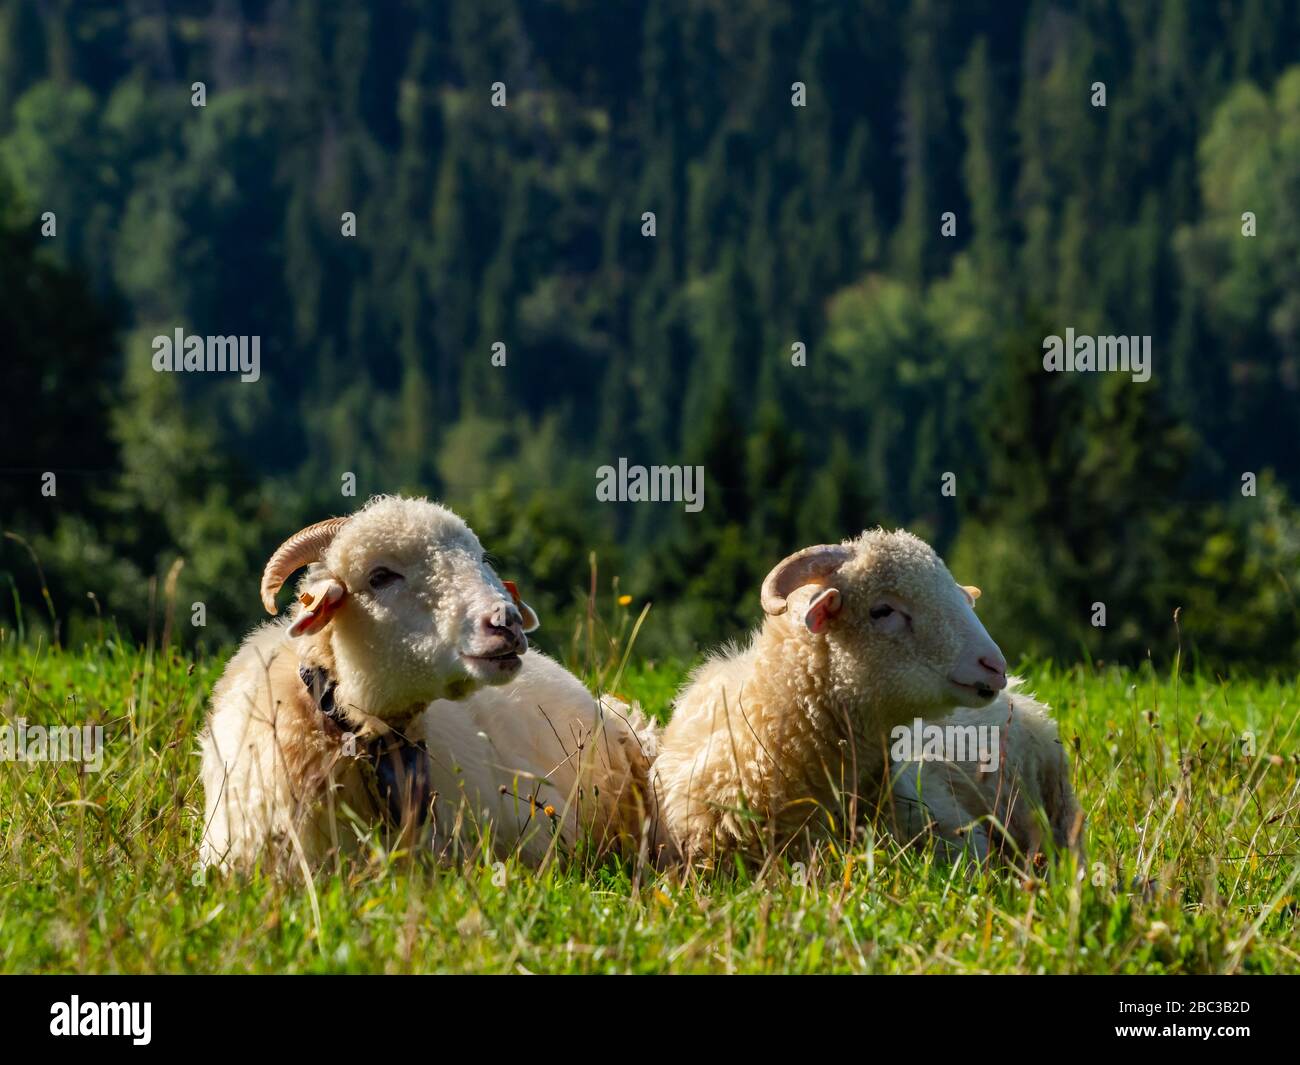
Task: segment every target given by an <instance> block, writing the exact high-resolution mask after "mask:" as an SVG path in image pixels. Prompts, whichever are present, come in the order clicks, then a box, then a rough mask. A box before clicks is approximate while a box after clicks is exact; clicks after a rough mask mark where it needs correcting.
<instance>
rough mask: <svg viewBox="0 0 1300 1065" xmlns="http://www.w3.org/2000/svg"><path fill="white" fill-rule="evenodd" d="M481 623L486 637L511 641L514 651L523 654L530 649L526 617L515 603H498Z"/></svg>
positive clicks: (485, 615) (484, 616)
mask: <svg viewBox="0 0 1300 1065" xmlns="http://www.w3.org/2000/svg"><path fill="white" fill-rule="evenodd" d="M480 623H481V624H482V626H483V632H484V633H485V634H486V635H488V636H492V637H495V638H497V639H503V640H507V641H509V643H510V645H511V647H512V649H513V650H514V651H516V652H518V653H522V652H524V651H526V650H527V649H528V637H526V636H525V635H524V617H523V615H522V614H520V613H519V608H518V607H516V606H515V605H514V603H496V604H495V605H494V606H493V607H492V609H491V610H489V611H488V612H487V613H485V614H484V615H483V617H482V618H481V619H480Z"/></svg>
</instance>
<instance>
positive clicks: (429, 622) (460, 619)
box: [200, 496, 655, 870]
mask: <svg viewBox="0 0 1300 1065" xmlns="http://www.w3.org/2000/svg"><path fill="white" fill-rule="evenodd" d="M305 565H306V566H310V568H309V570H308V571H307V574H306V575H305V576H304V578H303V579H302V581H301V582H300V584H299V588H298V602H297V605H296V606H295V607H294V610H293V612H292V614H291V615H289V616H287V617H285V618H282V619H280V620H277V621H274V622H271V623H269V624H266V625H263V626H262V627H260V628H259V629H257V630H255V631H254V632H253V633H251V634H250V635H249V636H248V637H247V638H246V639H245V641H244V643H243V645H242V646H241V647H240V649H239V651H238V652H237V653H236V654H235V656H234V657H233V658H232V660H231V661H230V663H229V664H228V665H227V667H226V670H225V672H224V673H223V675H222V677H221V678H220V680H219V681H218V682H217V684H216V686H215V688H214V691H213V698H212V707H211V713H210V716H209V722H208V727H207V729H206V731H205V733H204V735H203V737H202V741H201V746H202V758H203V769H202V776H203V785H204V792H205V811H204V831H203V840H202V845H201V851H200V855H201V860H202V861H203V863H204V864H205V865H216V866H219V867H221V868H223V869H224V868H229V867H232V866H235V867H241V868H246V867H249V866H251V865H252V864H254V863H255V862H257V861H258V860H259V859H260V860H264V861H266V862H268V863H269V864H270V865H271V866H273V867H274V868H276V869H280V870H283V869H284V868H286V867H290V868H292V867H302V866H308V867H311V866H315V865H317V864H318V863H319V862H320V861H321V860H322V859H323V858H324V857H325V856H327V855H329V854H331V853H334V852H336V851H340V850H348V849H351V847H352V846H353V845H354V844H355V842H356V839H357V838H358V836H359V835H360V834H364V833H365V832H366V831H368V830H369V829H371V828H373V827H375V826H377V825H379V824H381V823H382V822H384V821H385V820H388V821H391V822H393V823H396V824H397V825H399V826H400V827H401V828H402V830H403V831H413V830H414V829H415V828H418V827H419V826H421V825H422V824H423V823H424V822H425V821H432V823H433V826H434V831H433V835H434V842H435V843H438V842H443V843H447V842H450V841H451V839H452V838H453V837H455V838H457V839H465V840H467V841H470V842H474V843H477V842H478V841H480V840H486V841H488V843H489V845H490V846H492V847H493V849H494V852H496V853H506V852H521V853H522V855H523V857H524V858H525V860H531V861H534V862H536V861H540V860H542V858H543V857H544V856H545V855H546V854H547V853H550V852H553V851H554V849H555V848H556V846H557V844H558V845H559V846H571V845H573V844H574V843H576V841H577V839H578V838H579V836H580V835H582V834H583V833H584V832H586V833H588V834H594V836H595V838H596V839H597V841H598V842H600V843H602V844H603V845H611V846H612V845H620V846H622V845H635V843H633V842H631V841H633V840H634V839H635V838H638V832H639V831H640V830H641V829H642V828H643V827H644V826H645V825H646V824H648V823H649V822H650V821H651V820H653V815H654V811H653V806H652V803H651V804H649V805H648V804H647V802H646V798H645V795H644V793H643V790H642V786H643V785H644V782H645V781H646V779H647V776H648V766H649V761H650V759H651V758H653V755H654V742H655V736H654V733H653V730H652V729H650V728H649V726H648V725H647V724H646V723H645V722H644V721H643V720H642V719H640V718H639V716H638V715H637V714H636V713H635V712H634V711H633V710H631V709H630V708H628V707H625V706H623V705H622V704H619V703H617V702H615V701H612V700H606V701H604V702H600V703H598V702H597V701H596V700H594V699H593V698H592V696H591V695H590V693H588V692H587V691H586V689H585V688H584V687H583V686H582V684H581V683H580V682H579V681H578V680H577V679H576V678H574V677H573V676H572V675H570V674H569V673H567V671H565V670H564V669H563V668H562V667H560V666H559V665H558V664H556V663H554V662H552V661H551V660H549V659H547V658H545V657H544V656H542V655H540V654H538V653H537V652H536V651H530V650H529V648H528V639H527V636H526V635H525V634H526V633H527V632H530V631H532V630H533V629H535V628H536V627H537V617H536V615H535V614H534V612H533V611H532V609H531V608H530V607H528V605H527V604H526V603H524V602H523V601H522V600H521V599H519V598H518V595H517V593H516V592H515V590H514V587H513V585H510V586H507V585H506V584H505V583H504V582H502V581H501V580H500V578H498V576H497V575H496V574H495V573H494V572H493V570H492V568H491V567H490V566H489V565H488V564H487V563H486V562H485V561H484V558H483V548H482V546H481V545H480V544H479V542H478V539H477V538H476V537H475V536H474V534H473V532H472V531H471V530H470V529H469V527H468V526H467V525H466V524H465V523H464V522H463V521H462V520H461V519H460V518H459V517H457V516H456V515H455V514H454V513H452V512H451V511H450V510H447V509H446V508H444V507H441V506H439V505H437V504H435V503H431V502H429V501H427V500H423V499H405V498H400V497H393V496H389V497H377V498H376V499H374V500H372V501H371V502H370V503H369V504H368V505H367V506H366V507H365V508H363V509H362V510H361V511H359V512H357V513H356V514H354V515H352V516H351V517H347V518H334V519H330V520H328V521H324V522H319V523H317V524H315V525H312V526H309V527H308V528H306V529H303V530H302V531H300V532H298V533H296V534H294V535H293V536H291V537H290V538H289V539H288V540H286V541H285V543H284V544H282V545H281V547H280V548H279V549H278V550H277V551H276V552H275V553H274V554H273V555H272V557H271V559H270V561H269V562H268V563H267V566H266V569H265V572H264V575H263V578H262V588H261V591H262V602H263V605H264V606H265V608H266V609H267V611H268V612H270V613H275V610H276V605H275V593H276V591H277V590H278V589H279V587H280V586H281V585H282V583H283V582H284V580H285V579H286V578H287V577H288V576H290V575H291V574H292V573H294V572H295V571H296V570H298V569H299V568H301V567H303V566H305ZM431 813H432V817H430V816H429V815H430V814H431ZM346 814H350V815H351V816H345V815H346Z"/></svg>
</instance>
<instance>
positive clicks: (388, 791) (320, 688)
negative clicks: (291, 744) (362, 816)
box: [298, 666, 437, 825]
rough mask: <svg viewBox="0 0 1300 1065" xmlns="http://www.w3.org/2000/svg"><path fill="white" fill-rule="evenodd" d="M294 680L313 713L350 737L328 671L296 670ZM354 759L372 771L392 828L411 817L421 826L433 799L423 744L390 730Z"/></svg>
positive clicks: (360, 748) (316, 668)
mask: <svg viewBox="0 0 1300 1065" xmlns="http://www.w3.org/2000/svg"><path fill="white" fill-rule="evenodd" d="M298 676H299V677H301V678H302V682H303V685H304V686H305V687H306V688H307V692H308V694H309V695H310V696H311V699H312V702H313V703H315V704H316V709H318V710H319V711H320V712H321V714H322V715H323V716H324V717H325V718H327V719H328V720H329V721H330V722H332V723H333V724H334V726H335V727H336V728H338V729H339V731H341V732H342V733H344V735H354V733H353V725H352V723H351V722H350V721H349V720H348V719H347V717H346V715H344V713H343V710H342V708H341V707H340V706H339V705H338V703H337V702H336V701H335V698H334V694H335V691H336V689H337V688H338V682H337V681H335V679H334V678H333V677H332V676H330V674H329V671H328V670H326V669H323V668H322V667H320V666H300V667H299V669H298ZM357 758H359V759H362V760H364V761H366V762H368V763H369V765H370V766H371V767H372V768H373V769H374V783H375V790H376V792H377V796H376V797H377V798H378V800H379V806H380V808H381V809H383V810H385V811H387V813H388V816H389V817H390V818H391V819H392V821H393V823H394V824H397V825H401V824H403V823H405V822H406V819H407V818H408V817H414V819H415V823H416V824H417V825H422V824H424V822H425V821H426V820H427V819H428V817H429V809H430V807H431V806H432V805H433V802H434V801H435V800H436V799H437V795H435V794H434V791H433V782H432V781H431V780H430V779H429V752H428V751H427V750H426V749H425V746H424V743H423V742H420V743H413V742H412V741H411V740H409V739H407V737H406V736H404V735H402V733H400V732H398V731H397V730H396V729H392V730H391V731H390V732H389V733H388V735H386V736H376V737H375V738H374V739H372V740H370V741H368V742H367V743H366V744H365V745H364V746H358V747H357Z"/></svg>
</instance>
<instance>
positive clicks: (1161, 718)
mask: <svg viewBox="0 0 1300 1065" xmlns="http://www.w3.org/2000/svg"><path fill="white" fill-rule="evenodd" d="M629 614H630V615H631V618H632V621H633V622H634V621H635V617H636V614H637V608H636V606H634V605H633V606H631V607H630V608H629ZM629 624H630V623H629ZM592 631H593V632H597V628H593V630H592ZM626 635H627V630H626V629H625V630H624V631H623V633H622V634H621V635H620V634H619V633H617V632H616V633H615V637H616V638H615V639H613V640H611V641H610V642H609V647H611V648H613V649H614V650H613V651H612V652H611V653H610V654H608V655H606V654H604V653H603V652H602V653H600V654H590V655H588V656H587V662H586V663H584V662H582V661H578V662H574V663H572V664H574V665H575V666H576V667H578V668H579V669H583V670H584V671H585V674H586V675H587V676H588V677H589V678H590V677H599V678H600V679H601V683H602V684H604V685H605V686H607V687H610V688H611V689H615V688H616V689H617V690H618V691H619V692H621V693H622V694H623V695H625V696H628V697H632V698H636V699H638V700H641V701H642V702H643V703H644V704H645V705H646V708H647V709H648V710H650V711H652V712H654V713H656V714H657V715H658V716H660V717H663V716H665V715H666V712H667V709H668V703H669V700H670V698H671V694H672V692H673V690H674V688H675V687H676V685H677V683H678V682H679V681H680V679H681V677H682V676H683V674H684V666H683V665H682V664H676V663H657V664H651V663H648V662H645V661H642V660H639V659H638V657H637V655H636V653H635V651H634V652H633V653H632V655H631V656H630V657H629V659H628V663H627V665H626V667H625V668H624V670H623V672H622V675H621V676H619V675H618V662H617V661H613V660H614V659H618V660H621V658H622V657H623V656H622V654H621V650H622V649H623V648H624V646H625V641H624V637H625V636H626ZM597 643H598V644H599V643H600V640H599V638H598V639H597ZM606 658H609V659H610V660H611V662H612V663H613V664H612V665H606V663H605V659H606ZM220 666H221V662H220V661H219V660H211V659H209V660H204V661H197V662H195V661H191V660H189V659H187V658H185V657H183V656H181V655H179V654H177V653H176V652H170V653H167V654H160V653H149V652H146V651H144V650H141V649H137V648H133V647H126V646H123V645H121V644H118V643H115V642H112V641H111V640H107V639H106V641H105V642H104V643H102V644H100V645H97V646H94V647H91V648H88V649H86V650H84V651H81V652H76V653H73V652H66V651H58V652H54V651H51V650H50V649H48V648H40V649H36V648H33V647H31V646H23V647H20V646H19V645H18V644H17V641H16V640H15V639H14V637H13V635H12V634H10V635H9V636H8V637H7V638H6V639H5V640H4V642H3V645H0V713H2V714H3V718H4V720H5V721H7V722H9V723H13V722H14V721H15V720H16V719H17V718H20V717H21V718H25V719H26V720H27V721H28V722H29V723H46V724H52V723H86V722H100V723H103V724H104V725H105V727H106V730H107V737H108V740H107V751H106V755H105V762H104V767H103V769H102V771H101V772H99V773H93V774H89V773H80V772H79V771H78V769H77V768H76V767H75V766H72V765H66V764H65V765H52V764H25V763H17V762H3V763H0V811H3V818H2V820H0V970H4V971H11V972H12V971H18V972H24V971H33V970H35V971H88V972H99V971H128V972H139V971H165V972H226V971H238V972H243V971H256V972H295V971H383V972H405V971H440V972H460V971H474V972H509V971H522V970H527V971H533V972H661V971H673V972H826V971H855V972H921V971H943V972H984V971H993V972H1038V971H1047V972H1062V971H1066V972H1223V971H1245V972H1274V971H1297V970H1300V965H1298V964H1297V962H1298V961H1300V955H1298V953H1297V952H1298V950H1300V942H1298V936H1297V932H1296V925H1297V901H1296V900H1297V896H1298V895H1300V885H1298V884H1297V876H1300V853H1298V852H1300V844H1298V841H1297V825H1298V824H1300V785H1298V784H1297V772H1300V766H1298V765H1297V758H1296V755H1295V752H1296V750H1297V744H1296V739H1297V730H1298V729H1300V726H1297V694H1298V689H1297V685H1296V684H1294V683H1291V682H1286V683H1282V682H1277V681H1272V680H1251V679H1245V678H1242V679H1235V680H1231V681H1221V680H1217V679H1213V678H1208V677H1188V676H1183V677H1182V678H1181V680H1180V681H1177V682H1175V681H1174V680H1172V679H1170V678H1169V677H1168V676H1165V675H1157V673H1156V672H1155V671H1154V670H1152V669H1150V668H1144V669H1142V670H1140V671H1137V672H1132V671H1125V670H1119V669H1112V668H1106V669H1093V668H1089V669H1084V668H1075V669H1071V670H1060V669H1052V668H1045V667H1036V668H1033V669H1031V670H1030V671H1029V679H1030V686H1031V687H1032V688H1034V689H1035V690H1036V691H1037V693H1038V694H1039V696H1040V697H1042V698H1044V699H1045V700H1046V701H1048V702H1049V703H1051V704H1052V706H1053V707H1054V708H1055V710H1056V713H1057V716H1058V718H1059V720H1060V722H1061V728H1062V734H1063V738H1064V739H1065V742H1066V744H1067V746H1068V748H1069V749H1070V751H1071V754H1072V757H1073V759H1074V763H1075V783H1076V786H1077V789H1078V791H1079V794H1080V798H1081V800H1082V802H1083V804H1084V807H1085V809H1086V812H1087V816H1088V857H1087V865H1086V867H1085V868H1083V869H1082V871H1081V873H1082V875H1081V876H1079V877H1073V876H1071V875H1070V869H1069V868H1065V867H1062V868H1059V869H1057V870H1056V871H1055V872H1054V873H1053V874H1052V875H1049V876H1048V877H1047V878H1046V879H1045V880H1042V881H1037V882H1029V883H1026V882H1022V881H1021V880H1020V879H1019V878H1018V877H1015V876H1013V875H1010V874H1006V873H996V872H995V873H989V874H979V873H975V872H973V871H971V870H969V869H966V868H964V867H960V866H958V867H953V866H944V865H942V864H939V863H936V862H934V861H933V859H932V857H931V856H930V855H929V854H928V853H926V852H925V851H924V850H917V849H913V850H912V851H908V852H901V851H900V849H899V847H898V845H897V844H896V843H894V842H893V841H892V840H891V839H890V838H889V837H887V836H884V835H879V834H876V833H874V832H870V831H869V832H868V833H867V835H866V837H865V838H864V840H863V841H862V843H861V844H860V845H859V846H858V847H857V848H856V849H855V850H854V851H853V852H852V853H849V854H843V853H840V852H837V851H834V850H832V849H828V850H825V851H822V852H821V853H819V854H818V855H816V856H815V857H814V859H813V860H812V861H811V862H809V863H806V865H803V866H796V865H794V864H792V863H791V862H788V861H779V862H775V863H773V864H771V865H769V866H768V867H766V868H764V869H762V870H757V869H753V868H750V869H745V868H727V869H724V870H722V871H719V872H714V873H710V874H708V875H689V876H683V875H681V874H679V873H675V872H672V873H664V874H656V873H653V872H649V871H647V870H644V869H642V870H640V871H639V872H638V871H636V870H634V869H632V868H630V867H629V868H624V867H620V866H617V865H612V864H610V865H605V866H601V867H599V868H596V869H586V868H579V867H573V866H571V867H567V868H566V867H564V866H561V865H553V866H551V867H549V868H547V869H546V870H544V871H542V872H535V871H531V870H528V869H525V868H521V867H518V866H516V865H515V864H513V863H507V864H506V865H505V866H503V867H497V868H493V866H492V865H491V864H489V863H487V862H482V863H474V864H465V863H460V864H457V865H442V866H439V865H437V864H435V863H433V862H430V861H424V860H418V859H413V858H412V857H411V856H410V855H402V854H390V853H383V852H379V851H377V852H375V853H374V854H373V855H372V856H371V857H370V859H369V860H368V861H366V862H360V863H357V864H355V865H351V866H345V867H344V868H343V869H342V870H341V871H337V870H328V871H324V872H322V873H320V874H318V875H317V876H316V878H315V880H314V884H313V887H314V900H313V897H312V893H310V892H308V891H307V890H306V887H305V885H304V883H303V882H302V880H301V878H299V879H297V880H293V881H289V882H277V881H275V880H272V879H270V878H263V877H258V876H254V877H251V878H246V879H245V878H236V879H229V880H223V879H221V878H219V877H217V876H215V875H208V876H207V877H204V876H203V875H202V874H201V873H200V872H199V870H198V866H197V848H198V840H199V835H200V831H201V825H200V821H201V806H202V795H201V793H200V791H199V787H198V770H199V763H198V757H197V754H196V749H197V748H196V736H197V732H198V729H199V727H200V725H201V723H202V719H203V714H204V712H205V707H206V698H207V693H208V692H209V690H210V688H211V684H212V681H213V679H214V678H215V676H216V674H217V673H218V672H219V669H220ZM615 680H616V681H617V683H616V684H615ZM0 723H3V722H0ZM1251 744H1253V750H1254V753H1253V754H1251V753H1248V752H1249V751H1250V748H1251Z"/></svg>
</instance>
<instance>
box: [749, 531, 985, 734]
mask: <svg viewBox="0 0 1300 1065" xmlns="http://www.w3.org/2000/svg"><path fill="white" fill-rule="evenodd" d="M811 550H819V549H811ZM827 550H828V551H829V553H830V554H829V556H828V557H822V556H817V557H822V561H821V562H820V564H819V563H818V562H817V561H816V558H814V560H812V561H809V560H805V562H804V568H803V570H802V571H801V572H798V573H796V574H795V576H794V580H795V581H797V582H801V583H799V584H798V587H797V588H795V589H793V590H791V591H790V593H789V605H790V609H789V611H788V615H789V616H788V620H787V621H786V623H787V624H788V625H794V626H796V627H798V628H806V629H807V630H808V631H809V632H811V633H813V634H814V639H815V638H817V637H818V636H820V637H821V638H823V639H824V640H825V641H826V656H827V665H828V668H829V681H830V684H831V686H832V687H833V688H834V689H835V690H837V691H838V692H839V693H840V694H841V695H842V696H843V697H844V700H845V702H846V703H848V704H849V705H853V706H858V707H861V708H862V709H863V710H865V711H867V712H869V713H870V714H871V716H872V719H873V720H875V721H879V722H888V723H894V722H898V721H906V720H908V719H910V718H911V717H913V716H915V715H919V716H924V715H926V714H929V713H936V712H939V711H942V710H946V709H951V708H952V707H953V706H954V705H959V706H969V707H978V706H984V705H986V704H987V703H989V702H990V701H992V700H993V699H994V698H995V697H996V695H997V693H998V692H999V691H1001V690H1002V689H1003V688H1005V687H1006V683H1007V679H1006V662H1005V660H1004V659H1003V657H1002V653H1001V651H999V650H998V647H997V645H996V644H995V643H994V642H993V640H992V639H991V638H990V637H989V634H988V633H987V632H986V631H985V629H984V626H983V625H982V624H980V621H979V619H978V618H977V617H976V616H975V611H974V601H975V597H976V596H977V595H978V594H979V593H978V589H974V588H963V587H962V586H960V585H958V584H957V582H956V581H954V580H953V578H952V575H951V574H950V573H949V572H948V568H947V567H946V566H945V565H944V564H943V560H942V559H940V558H939V556H938V555H937V554H935V552H934V550H933V549H932V548H931V547H930V546H929V545H928V544H926V543H925V542H924V541H922V540H919V539H917V537H915V536H913V535H911V534H910V533H907V532H902V531H899V532H885V531H883V530H879V529H878V530H874V531H870V532H866V533H863V534H862V536H860V537H859V538H858V539H857V540H854V541H852V542H850V543H847V544H844V545H838V546H834V547H831V548H828V549H827ZM801 554H802V553H801ZM792 557H797V556H792ZM788 561H789V560H787V563H788ZM783 565H786V563H783ZM810 567H811V568H810ZM779 569H780V567H778V570H779ZM777 572H778V571H777V570H774V571H773V574H774V575H775V574H776V573H777ZM805 578H811V579H808V580H806V581H805V580H804V579H805ZM765 605H767V603H766V598H765Z"/></svg>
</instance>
